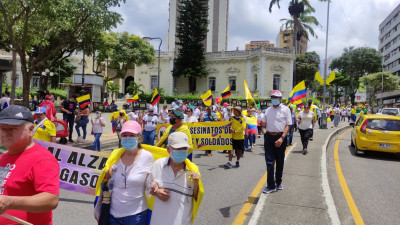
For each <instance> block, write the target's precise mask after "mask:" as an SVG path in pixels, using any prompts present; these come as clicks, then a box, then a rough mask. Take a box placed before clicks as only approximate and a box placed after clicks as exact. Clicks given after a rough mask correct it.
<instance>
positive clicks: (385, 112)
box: [381, 108, 400, 116]
mask: <svg viewBox="0 0 400 225" xmlns="http://www.w3.org/2000/svg"><path fill="white" fill-rule="evenodd" d="M381 114H383V115H393V116H400V109H399V108H383V109H382V112H381Z"/></svg>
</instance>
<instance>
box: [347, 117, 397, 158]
mask: <svg viewBox="0 0 400 225" xmlns="http://www.w3.org/2000/svg"><path fill="white" fill-rule="evenodd" d="M351 146H353V147H355V153H356V155H359V154H363V153H364V151H365V150H369V151H379V152H391V153H399V152H400V117H399V116H390V115H372V114H368V115H362V116H360V118H359V119H358V120H357V122H356V123H355V124H354V126H353V130H352V132H351Z"/></svg>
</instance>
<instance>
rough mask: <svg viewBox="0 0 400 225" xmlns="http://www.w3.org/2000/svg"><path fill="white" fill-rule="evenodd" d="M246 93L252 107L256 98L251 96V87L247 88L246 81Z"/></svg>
mask: <svg viewBox="0 0 400 225" xmlns="http://www.w3.org/2000/svg"><path fill="white" fill-rule="evenodd" d="M244 92H245V94H246V100H247V102H248V103H249V105H250V106H251V105H252V104H255V102H254V98H253V96H252V95H251V92H250V89H249V86H247V82H246V80H244Z"/></svg>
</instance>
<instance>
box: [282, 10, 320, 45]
mask: <svg viewBox="0 0 400 225" xmlns="http://www.w3.org/2000/svg"><path fill="white" fill-rule="evenodd" d="M313 12H315V10H314V9H312V8H307V9H305V10H304V12H303V13H301V14H300V17H299V23H298V32H297V35H296V36H297V37H296V40H297V41H300V40H301V37H305V38H306V39H307V40H310V39H309V34H310V35H311V36H313V37H315V38H318V35H316V34H315V32H314V29H313V28H312V25H315V26H321V25H320V24H319V22H318V20H317V18H315V17H314V16H311V15H310V14H311V13H313ZM280 21H281V22H284V25H285V29H286V30H287V29H290V30H291V31H292V33H294V32H293V30H294V20H293V19H281V20H280ZM296 52H300V44H299V43H298V42H297V45H296Z"/></svg>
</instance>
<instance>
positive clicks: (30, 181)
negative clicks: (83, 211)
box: [0, 105, 60, 225]
mask: <svg viewBox="0 0 400 225" xmlns="http://www.w3.org/2000/svg"><path fill="white" fill-rule="evenodd" d="M33 130H34V125H33V116H32V113H31V112H30V111H29V109H27V108H25V107H22V106H17V105H11V106H9V107H8V108H7V109H5V110H3V111H2V112H0V142H1V143H2V144H3V145H4V146H5V147H6V148H7V152H6V153H4V154H3V155H1V156H0V168H1V170H2V171H4V172H7V171H8V172H7V176H6V177H5V178H4V180H3V181H2V183H1V187H0V214H3V213H7V214H9V215H11V216H14V217H17V218H19V219H22V220H24V221H27V222H29V223H31V224H35V225H36V224H41V225H42V224H43V225H51V224H53V222H52V217H53V215H52V210H53V209H55V208H56V207H57V205H58V195H59V183H60V178H59V172H60V168H59V165H58V162H57V160H56V159H55V157H54V156H53V155H52V154H51V153H50V152H49V151H48V150H47V149H45V148H44V147H42V146H40V145H38V144H36V143H34V142H33ZM0 224H15V223H14V222H13V221H11V220H8V219H6V218H5V217H2V216H0Z"/></svg>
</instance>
